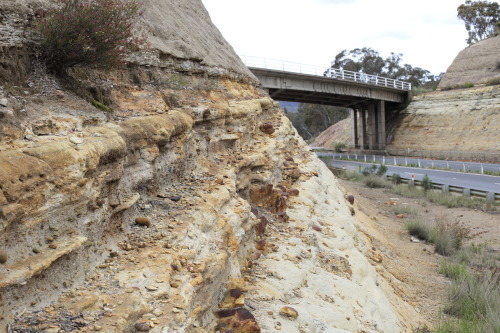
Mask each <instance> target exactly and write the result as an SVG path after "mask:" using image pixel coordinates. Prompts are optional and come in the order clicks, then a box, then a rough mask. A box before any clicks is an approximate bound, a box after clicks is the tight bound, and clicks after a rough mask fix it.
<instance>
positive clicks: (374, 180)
mask: <svg viewBox="0 0 500 333" xmlns="http://www.w3.org/2000/svg"><path fill="white" fill-rule="evenodd" d="M362 181H363V184H365V186H367V187H370V188H389V187H391V186H392V184H391V183H390V182H389V181H387V180H386V179H384V178H382V177H379V176H376V175H368V176H364V179H363V180H362Z"/></svg>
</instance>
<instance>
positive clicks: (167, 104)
mask: <svg viewBox="0 0 500 333" xmlns="http://www.w3.org/2000/svg"><path fill="white" fill-rule="evenodd" d="M16 5H17V6H16ZM35 5H39V6H45V5H47V3H45V2H43V1H41V0H40V1H38V2H35V1H21V0H11V1H8V2H7V3H5V2H3V3H2V6H3V7H2V9H3V10H2V11H1V13H2V14H1V15H3V17H5V18H11V17H14V16H16V15H17V16H18V17H24V18H27V17H31V16H33V15H34V11H35V7H34V6H35ZM9 6H11V7H9ZM145 9H146V11H145V13H146V16H145V18H144V20H145V22H148V24H150V25H151V27H152V31H153V32H154V34H155V38H157V39H155V38H153V39H152V42H153V45H154V46H155V50H157V51H158V53H157V56H158V58H157V59H156V60H155V59H154V58H153V60H151V58H150V59H149V60H147V59H141V58H137V59H135V60H134V61H135V62H134V64H132V65H131V66H130V67H129V68H127V69H118V70H114V71H108V72H102V71H99V70H96V69H90V68H75V69H73V70H72V71H70V73H69V74H70V76H71V80H72V81H71V82H73V83H75V82H76V83H77V84H75V85H73V86H72V88H73V90H69V89H66V88H65V86H66V85H67V82H62V81H59V80H58V79H56V78H54V77H52V76H50V75H48V74H47V73H45V72H43V70H40V69H38V70H37V71H35V72H24V71H26V70H28V69H29V68H31V67H30V66H27V67H26V66H19V67H16V68H17V70H19V71H20V75H19V76H18V77H16V78H15V80H14V81H15V82H20V81H19V78H23V77H25V78H28V81H27V84H26V83H25V84H18V85H17V86H16V85H14V84H9V85H8V86H7V85H5V86H3V85H2V86H0V88H1V90H0V94H1V95H2V96H0V97H1V98H0V101H1V103H0V111H2V115H3V116H2V117H1V118H0V125H1V128H0V130H1V132H0V136H1V139H2V142H1V144H0V170H1V173H0V228H1V233H0V332H3V331H7V330H9V331H12V332H33V331H34V332H66V331H77V332H84V331H87V332H88V331H103V332H117V333H118V332H145V331H149V332H213V331H214V330H217V331H219V332H227V333H228V332H261V331H262V332H275V331H280V330H281V331H284V332H314V331H315V332H347V331H365V332H403V331H408V332H409V331H411V327H412V326H414V327H416V326H418V322H420V321H421V318H420V316H419V315H418V313H417V312H416V311H414V310H413V309H412V307H411V306H410V305H409V304H407V303H406V302H405V300H404V299H402V298H400V297H399V296H397V294H396V293H395V292H394V290H392V289H391V288H390V287H389V286H388V284H387V283H386V282H385V281H384V279H382V278H381V277H380V276H379V274H378V273H377V265H378V263H379V262H380V260H382V259H381V257H379V256H374V250H373V249H372V245H371V244H370V240H369V239H368V238H366V237H364V236H362V235H361V234H360V233H359V231H358V229H359V222H358V221H357V220H355V218H354V217H353V216H352V214H351V211H353V207H351V206H349V204H348V203H347V201H346V199H345V198H346V195H345V194H344V193H343V192H342V190H341V189H340V187H339V184H338V182H337V180H336V179H335V178H334V177H333V176H332V174H331V173H330V171H329V170H328V169H327V168H326V167H325V166H324V165H323V164H322V163H321V162H320V161H319V160H318V158H317V157H316V156H315V155H314V154H313V153H312V152H310V151H309V148H308V147H307V145H306V144H305V143H304V142H303V140H302V139H301V138H300V137H299V136H298V135H297V133H296V131H295V129H294V128H293V127H292V125H291V124H290V122H289V121H288V119H287V118H286V117H285V116H284V114H283V113H282V111H281V110H280V109H279V108H278V105H277V103H276V102H274V101H273V100H272V99H270V98H269V96H267V95H266V94H264V93H263V92H262V91H260V90H259V89H258V88H257V87H256V86H255V81H254V78H253V76H252V75H251V74H250V73H249V72H248V70H247V69H246V68H245V67H244V66H243V64H241V63H240V62H239V60H238V58H237V56H236V55H235V54H234V53H233V52H232V50H231V48H230V47H228V46H227V43H226V42H224V41H223V39H222V37H221V36H220V34H219V33H218V31H217V29H216V28H215V27H213V26H212V25H211V23H210V20H209V17H208V15H207V14H206V11H205V9H204V8H203V5H202V3H201V1H199V0H196V1H195V0H186V1H176V2H174V1H168V0H164V1H159V0H151V1H147V2H146V8H145ZM158 13H165V14H166V13H170V14H168V15H171V16H168V17H169V18H170V21H169V22H168V24H165V25H163V26H162V24H163V23H162V20H160V19H159V18H160V17H159V16H157V15H156V14H158ZM30 15H31V16H30ZM166 15H167V14H166ZM149 18H150V19H149ZM7 21H8V20H3V21H2V22H7ZM19 22H20V24H21V25H22V24H27V25H30V24H31V23H30V21H29V20H26V21H22V20H21V21H19ZM23 22H24V23H23ZM2 24H5V23H2ZM9 27H10V28H11V26H9ZM10 28H9V29H10ZM12 29H13V30H12V33H9V34H8V35H5V36H6V37H5V38H4V39H3V40H4V41H5V40H6V41H8V42H9V41H11V42H12V41H13V38H12V36H14V35H16V34H17V35H22V33H21V32H22V30H20V31H21V32H19V33H17V32H16V31H18V30H19V29H20V28H12ZM200 29H204V31H200ZM9 31H10V30H9ZM164 34H165V35H164ZM162 36H163V37H162ZM176 36H177V37H178V39H176V38H177V37H176ZM23 38H24V39H19V43H20V45H25V42H26V43H27V44H29V43H28V42H27V41H28V40H29V38H30V37H29V36H28V35H26V36H24V37H23ZM27 44H26V45H27ZM213 45H215V46H213ZM26 47H27V48H29V47H30V46H29V45H28V46H26ZM143 61H151V63H148V66H145V64H146V63H141V62H143ZM143 65H144V66H143ZM14 67H15V66H14ZM14 67H12V66H10V67H9V66H5V67H4V69H5V71H6V72H9V71H11V72H12V68H14ZM14 81H12V82H14ZM21 81H22V80H21ZM12 82H10V83H12ZM75 87H76V88H75ZM82 96H83V97H86V98H82ZM90 101H98V102H100V103H102V102H104V103H105V104H106V105H108V106H109V107H111V108H112V112H109V111H103V110H100V109H98V108H96V107H94V106H93V105H92V104H91V103H89V102H90ZM94 105H96V106H99V104H98V103H94ZM374 258H375V259H374ZM403 310H404V311H403Z"/></svg>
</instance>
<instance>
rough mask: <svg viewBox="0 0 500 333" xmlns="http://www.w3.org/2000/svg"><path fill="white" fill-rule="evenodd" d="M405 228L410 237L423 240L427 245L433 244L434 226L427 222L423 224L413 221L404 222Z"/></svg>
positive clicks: (416, 220) (417, 220)
mask: <svg viewBox="0 0 500 333" xmlns="http://www.w3.org/2000/svg"><path fill="white" fill-rule="evenodd" d="M405 228H406V230H407V231H408V233H409V234H410V235H412V236H415V237H417V238H418V239H420V240H425V241H427V242H429V243H433V242H434V238H435V228H434V224H432V223H430V222H428V221H425V222H424V221H422V220H420V219H413V220H410V221H408V222H406V224H405Z"/></svg>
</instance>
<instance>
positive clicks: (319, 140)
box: [311, 118, 352, 149]
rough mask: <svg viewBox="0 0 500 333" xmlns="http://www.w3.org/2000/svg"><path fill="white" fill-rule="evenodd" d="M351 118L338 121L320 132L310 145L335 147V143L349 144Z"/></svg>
mask: <svg viewBox="0 0 500 333" xmlns="http://www.w3.org/2000/svg"><path fill="white" fill-rule="evenodd" d="M351 126H352V124H351V118H347V119H344V120H341V121H339V122H338V123H335V124H333V125H332V126H330V127H328V128H327V129H326V130H324V131H323V132H321V133H320V135H318V136H317V137H316V138H315V139H314V141H313V142H312V143H311V146H312V147H324V148H329V149H335V145H336V144H337V143H344V144H346V146H349V145H350V144H351V141H352V140H351V136H352V134H351Z"/></svg>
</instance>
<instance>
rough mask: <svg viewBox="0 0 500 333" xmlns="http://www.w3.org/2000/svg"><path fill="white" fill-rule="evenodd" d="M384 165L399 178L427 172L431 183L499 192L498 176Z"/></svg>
mask: <svg viewBox="0 0 500 333" xmlns="http://www.w3.org/2000/svg"><path fill="white" fill-rule="evenodd" d="M323 161H324V162H325V164H326V165H327V166H332V167H336V168H346V169H352V170H359V165H361V168H362V169H364V168H365V167H371V166H372V165H374V164H373V163H364V162H354V161H343V160H333V159H323ZM386 166H387V175H392V174H393V173H398V174H399V175H400V176H401V178H406V179H411V176H412V175H413V176H414V177H415V180H422V178H423V177H424V176H425V175H426V174H427V175H428V176H429V178H430V179H431V181H432V182H433V183H437V184H445V185H450V186H459V187H464V188H470V189H473V190H479V191H486V192H493V193H499V194H500V176H489V175H480V174H473V173H462V172H454V171H444V170H434V169H423V168H413V167H404V166H392V165H386Z"/></svg>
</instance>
